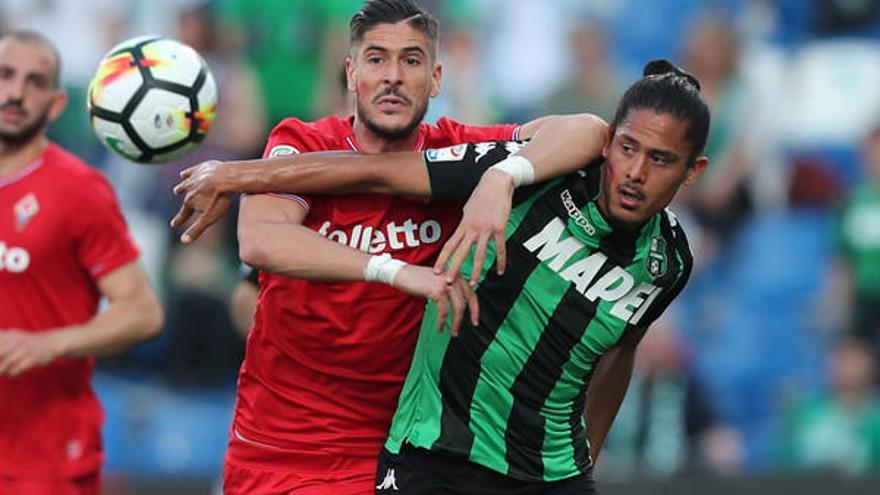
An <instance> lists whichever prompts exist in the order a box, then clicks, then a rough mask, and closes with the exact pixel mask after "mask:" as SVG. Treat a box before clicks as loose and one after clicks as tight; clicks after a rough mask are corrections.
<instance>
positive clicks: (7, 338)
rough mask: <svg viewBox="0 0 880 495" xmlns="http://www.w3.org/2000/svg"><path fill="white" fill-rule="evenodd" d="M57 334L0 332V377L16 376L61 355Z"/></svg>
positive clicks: (18, 331) (19, 331) (17, 331)
mask: <svg viewBox="0 0 880 495" xmlns="http://www.w3.org/2000/svg"><path fill="white" fill-rule="evenodd" d="M57 337H58V333H57V332H51V331H50V332H38V333H35V332H25V331H22V330H4V331H0V376H17V375H20V374H21V373H24V372H25V371H27V370H29V369H31V368H34V367H36V366H44V365H46V364H49V363H51V362H52V361H54V360H55V359H57V358H58V357H59V356H60V355H61V352H62V351H61V347H60V340H59V339H58V338H57Z"/></svg>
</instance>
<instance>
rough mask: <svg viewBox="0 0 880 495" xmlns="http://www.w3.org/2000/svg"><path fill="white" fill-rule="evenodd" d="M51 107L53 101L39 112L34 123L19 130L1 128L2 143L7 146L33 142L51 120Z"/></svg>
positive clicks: (0, 138) (0, 141) (0, 137)
mask: <svg viewBox="0 0 880 495" xmlns="http://www.w3.org/2000/svg"><path fill="white" fill-rule="evenodd" d="M7 105H9V103H7V104H6V105H4V107H5V106H7ZM50 108H51V103H50V104H47V105H46V108H44V109H43V110H42V111H41V112H40V113H39V114H38V116H37V118H36V119H35V120H34V121H33V122H32V123H30V124H29V125H26V126H25V127H23V128H21V129H18V130H17V131H6V130H3V129H2V128H0V143H3V145H4V146H6V147H19V146H22V145H24V144H27V143H29V142H31V141H32V140H33V139H34V138H35V137H37V136H38V135H40V134H42V133H43V131H44V129H45V128H46V123H47V122H48V121H49V110H50Z"/></svg>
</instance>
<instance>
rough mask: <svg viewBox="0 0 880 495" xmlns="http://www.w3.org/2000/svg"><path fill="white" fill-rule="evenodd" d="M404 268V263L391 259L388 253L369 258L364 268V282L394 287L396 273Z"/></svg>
mask: <svg viewBox="0 0 880 495" xmlns="http://www.w3.org/2000/svg"><path fill="white" fill-rule="evenodd" d="M405 266H406V263H405V262H403V261H400V260H396V259H394V258H392V257H391V255H390V254H388V253H384V254H380V255H378V256H371V257H370V260H369V261H367V264H366V266H364V280H366V281H367V282H383V283H386V284H388V285H394V279H395V278H397V272H399V271H400V269H401V268H403V267H405Z"/></svg>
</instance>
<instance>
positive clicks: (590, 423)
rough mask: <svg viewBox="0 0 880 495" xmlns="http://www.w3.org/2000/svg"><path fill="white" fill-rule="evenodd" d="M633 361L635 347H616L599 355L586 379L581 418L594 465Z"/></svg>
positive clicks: (622, 394) (609, 427) (623, 392)
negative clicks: (588, 377)
mask: <svg viewBox="0 0 880 495" xmlns="http://www.w3.org/2000/svg"><path fill="white" fill-rule="evenodd" d="M634 362H635V347H634V346H632V347H629V346H623V345H618V346H617V347H615V348H613V349H611V350H610V351H608V352H607V353H606V354H605V355H604V356H602V358H601V359H600V360H599V363H598V364H597V365H596V370H595V371H594V372H593V376H592V378H591V379H590V387H589V389H588V391H587V406H586V411H585V414H584V417H585V421H586V423H587V438H588V439H589V440H590V457H591V458H592V459H593V462H594V463H595V462H596V460H597V459H598V458H599V452H600V451H601V450H602V445H603V444H604V443H605V437H606V436H607V435H608V431H609V430H610V429H611V424H612V423H613V422H614V418H615V416H617V411H618V410H619V409H620V404H621V403H622V402H623V397H624V396H625V395H626V389H627V387H629V380H630V377H631V376H632V370H633V363H634Z"/></svg>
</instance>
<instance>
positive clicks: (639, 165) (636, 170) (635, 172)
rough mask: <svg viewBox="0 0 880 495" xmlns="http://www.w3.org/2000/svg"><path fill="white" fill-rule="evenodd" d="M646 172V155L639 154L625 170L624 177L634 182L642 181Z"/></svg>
mask: <svg viewBox="0 0 880 495" xmlns="http://www.w3.org/2000/svg"><path fill="white" fill-rule="evenodd" d="M647 173H648V157H647V156H643V155H639V156H637V157H635V158H634V159H633V160H632V161H631V162H630V164H629V168H627V170H626V178H627V179H629V180H632V181H636V182H644V181H645V176H646V175H647Z"/></svg>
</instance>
